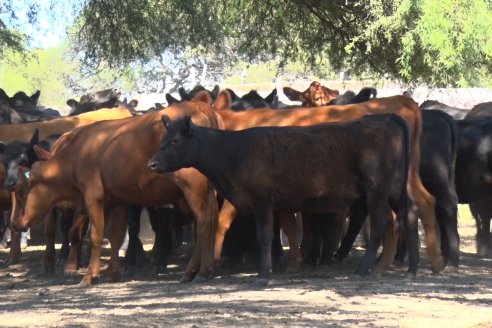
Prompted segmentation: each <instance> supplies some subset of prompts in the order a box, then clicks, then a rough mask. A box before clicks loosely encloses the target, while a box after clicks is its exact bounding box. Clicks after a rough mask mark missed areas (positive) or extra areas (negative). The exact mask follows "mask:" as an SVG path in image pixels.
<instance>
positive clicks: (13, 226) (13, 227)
mask: <svg viewBox="0 0 492 328" xmlns="http://www.w3.org/2000/svg"><path fill="white" fill-rule="evenodd" d="M10 227H11V228H12V230H14V231H19V232H27V228H26V227H23V228H22V227H19V226H18V225H16V224H15V222H13V223H12V224H11V225H10Z"/></svg>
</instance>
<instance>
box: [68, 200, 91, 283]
mask: <svg viewBox="0 0 492 328" xmlns="http://www.w3.org/2000/svg"><path fill="white" fill-rule="evenodd" d="M72 221H73V224H72V227H71V228H70V231H69V238H70V251H69V253H68V259H67V263H66V264H65V270H64V272H65V274H71V273H74V272H76V271H77V269H78V268H79V266H80V265H81V253H82V243H83V240H84V236H85V234H86V233H87V229H89V220H88V217H87V215H86V214H84V213H81V211H80V209H78V210H77V211H75V213H74V216H73V218H72Z"/></svg>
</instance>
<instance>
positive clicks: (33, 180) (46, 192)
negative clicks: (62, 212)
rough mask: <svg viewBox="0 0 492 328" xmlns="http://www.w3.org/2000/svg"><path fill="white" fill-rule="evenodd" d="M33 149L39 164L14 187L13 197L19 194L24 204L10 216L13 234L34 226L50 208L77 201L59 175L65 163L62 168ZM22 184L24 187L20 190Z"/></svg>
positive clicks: (45, 155)
mask: <svg viewBox="0 0 492 328" xmlns="http://www.w3.org/2000/svg"><path fill="white" fill-rule="evenodd" d="M54 147H55V148H56V146H54ZM33 148H34V151H35V152H36V155H37V157H38V158H39V161H37V162H35V163H34V164H33V165H32V167H31V170H30V172H29V174H28V175H24V174H22V175H19V179H18V180H17V184H16V186H15V191H16V197H17V194H19V197H18V198H19V199H20V201H21V202H24V203H25V205H23V204H22V205H23V206H20V207H19V208H20V209H19V212H18V213H16V215H14V216H13V222H12V228H13V229H16V230H24V229H26V228H28V227H30V226H32V225H35V224H37V223H38V222H39V221H41V219H42V218H43V217H45V215H46V214H47V213H48V212H49V211H50V210H51V209H52V208H53V207H54V206H56V205H58V204H60V203H62V202H65V201H73V200H75V199H77V200H78V199H79V197H80V194H79V193H78V192H77V190H75V189H73V188H68V187H67V185H66V181H67V180H66V175H64V174H63V173H64V172H66V171H64V170H63V168H64V166H65V165H66V163H65V162H64V163H63V165H62V163H60V162H59V161H57V159H56V158H55V156H53V155H52V153H50V152H49V151H47V150H45V149H43V148H41V147H40V146H39V145H35V146H34V147H33ZM22 182H24V183H25V184H24V186H23V187H22ZM22 196H23V197H22Z"/></svg>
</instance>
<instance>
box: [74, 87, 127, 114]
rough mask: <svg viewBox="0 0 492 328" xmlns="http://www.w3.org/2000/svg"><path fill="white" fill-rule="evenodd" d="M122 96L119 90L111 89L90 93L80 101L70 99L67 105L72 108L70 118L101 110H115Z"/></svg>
mask: <svg viewBox="0 0 492 328" xmlns="http://www.w3.org/2000/svg"><path fill="white" fill-rule="evenodd" d="M120 95H121V90H120V89H119V88H111V89H106V90H102V91H97V92H93V93H92V92H90V93H87V94H85V95H83V96H82V97H80V101H77V100H75V99H68V100H67V105H68V106H69V107H70V108H71V111H70V114H69V116H74V115H79V114H82V113H87V112H91V111H94V110H98V109H101V108H113V107H116V106H118V104H117V101H118V98H119V96H120Z"/></svg>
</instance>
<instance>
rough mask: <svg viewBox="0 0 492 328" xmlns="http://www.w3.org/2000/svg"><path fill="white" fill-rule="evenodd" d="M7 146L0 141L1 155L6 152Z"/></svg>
mask: <svg viewBox="0 0 492 328" xmlns="http://www.w3.org/2000/svg"><path fill="white" fill-rule="evenodd" d="M5 147H6V146H5V144H4V143H3V142H1V141H0V154H3V153H4V152H5Z"/></svg>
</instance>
